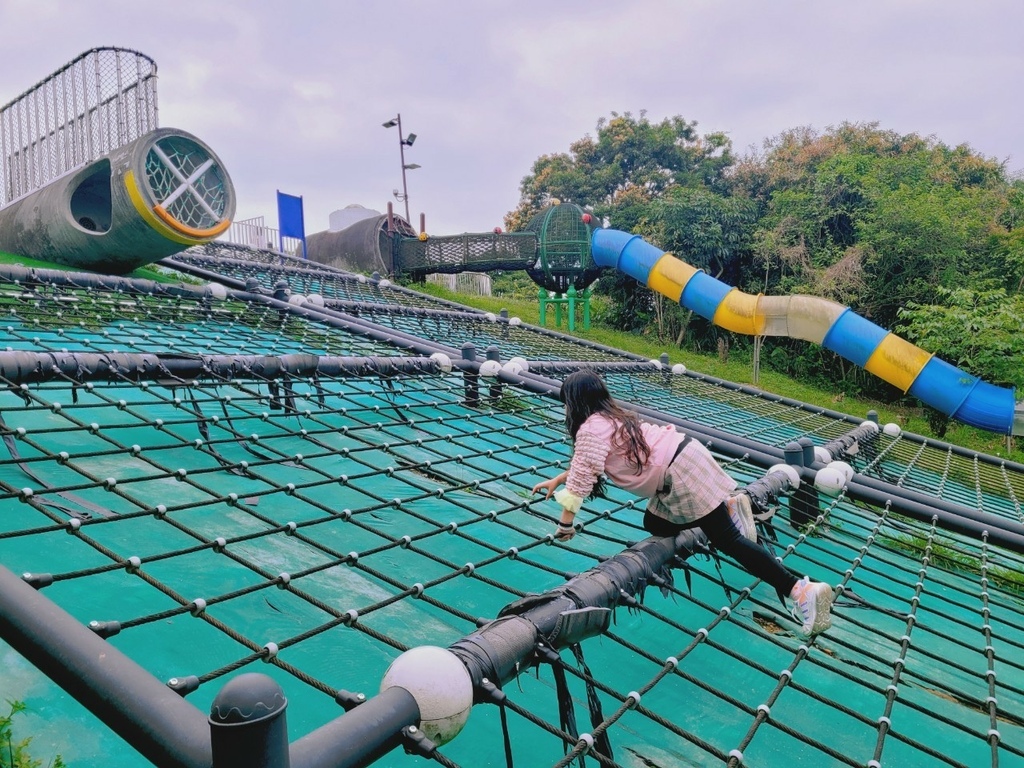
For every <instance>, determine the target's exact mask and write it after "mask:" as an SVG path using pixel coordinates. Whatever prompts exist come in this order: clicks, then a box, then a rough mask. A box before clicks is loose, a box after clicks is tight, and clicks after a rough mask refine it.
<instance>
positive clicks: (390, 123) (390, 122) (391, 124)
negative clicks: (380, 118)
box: [381, 118, 398, 128]
mask: <svg viewBox="0 0 1024 768" xmlns="http://www.w3.org/2000/svg"><path fill="white" fill-rule="evenodd" d="M381 125H383V126H384V127H385V128H394V127H395V126H396V125H398V121H397V120H395V119H394V118H392V119H391V120H388V121H387V122H386V123H381Z"/></svg>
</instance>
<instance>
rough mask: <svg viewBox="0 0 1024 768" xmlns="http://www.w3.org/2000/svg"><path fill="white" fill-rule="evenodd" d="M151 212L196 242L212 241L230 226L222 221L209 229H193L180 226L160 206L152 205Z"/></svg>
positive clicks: (184, 225) (226, 220) (227, 220)
mask: <svg viewBox="0 0 1024 768" xmlns="http://www.w3.org/2000/svg"><path fill="white" fill-rule="evenodd" d="M153 212H154V213H156V215H157V216H159V217H160V218H161V219H162V220H163V222H164V223H165V224H166V225H167V226H169V227H171V228H172V229H174V230H177V231H178V232H181V233H182V234H184V235H188V236H189V237H194V238H196V239H197V240H212V239H213V238H215V237H217V235H220V234H222V233H224V232H225V231H226V230H227V228H228V227H230V226H231V220H230V219H224V220H223V221H221V222H220V224H217V225H215V226H212V227H210V228H209V229H195V228H194V227H190V226H188V225H187V224H182V223H181V222H180V221H178V220H177V219H176V218H174V217H173V216H171V214H169V213H168V212H167V209H166V208H164V207H163V206H162V205H154V206H153Z"/></svg>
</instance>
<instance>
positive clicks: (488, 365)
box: [480, 360, 501, 379]
mask: <svg viewBox="0 0 1024 768" xmlns="http://www.w3.org/2000/svg"><path fill="white" fill-rule="evenodd" d="M499 373H501V363H499V362H498V361H497V360H484V361H483V362H482V363H480V375H481V376H486V377H487V378H489V379H490V378H494V377H495V376H497V375H498V374H499Z"/></svg>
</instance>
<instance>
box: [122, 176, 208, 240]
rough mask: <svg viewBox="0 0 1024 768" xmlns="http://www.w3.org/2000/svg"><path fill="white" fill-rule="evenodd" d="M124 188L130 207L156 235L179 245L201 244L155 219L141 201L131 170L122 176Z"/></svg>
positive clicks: (140, 193)
mask: <svg viewBox="0 0 1024 768" xmlns="http://www.w3.org/2000/svg"><path fill="white" fill-rule="evenodd" d="M124 186H125V188H126V189H127V190H128V199H130V200H131V201H132V205H133V206H135V210H136V211H138V213H139V216H141V217H142V219H143V221H145V222H146V223H147V224H149V226H150V227H151V228H152V229H154V230H156V231H157V233H159V234H161V235H163V236H164V237H166V238H167V239H168V240H170V241H171V242H174V243H179V244H181V245H198V244H199V243H201V242H203V241H202V240H197V239H196V238H193V237H186V236H185V235H183V234H181V233H179V232H176V231H175V230H173V229H171V228H169V227H168V226H167V225H166V224H164V223H163V222H162V221H160V219H158V218H157V217H156V215H155V214H154V213H153V211H152V210H150V208H149V206H148V205H146V201H145V200H143V199H142V192H141V191H140V190H139V183H138V182H137V181H136V180H135V174H134V172H132V171H131V170H129V171H126V172H125V174H124Z"/></svg>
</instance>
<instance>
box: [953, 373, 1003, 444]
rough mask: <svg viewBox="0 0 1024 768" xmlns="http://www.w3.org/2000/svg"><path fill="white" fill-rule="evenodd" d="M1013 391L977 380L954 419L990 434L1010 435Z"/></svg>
mask: <svg viewBox="0 0 1024 768" xmlns="http://www.w3.org/2000/svg"><path fill="white" fill-rule="evenodd" d="M1013 408H1014V391H1013V390H1012V389H1007V388H1006V387H997V386H996V385H994V384H989V383H988V382H987V381H981V380H980V379H979V380H978V383H977V384H975V385H974V389H972V390H971V393H970V394H969V395H968V396H967V399H966V400H964V403H963V405H961V406H960V408H959V409H958V410H957V412H956V413H954V414H953V418H954V419H958V420H959V421H962V422H963V423H964V424H970V425H971V426H972V427H980V428H981V429H987V430H989V431H990V432H1001V433H1002V434H1004V435H1008V434H1010V430H1012V429H1013Z"/></svg>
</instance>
